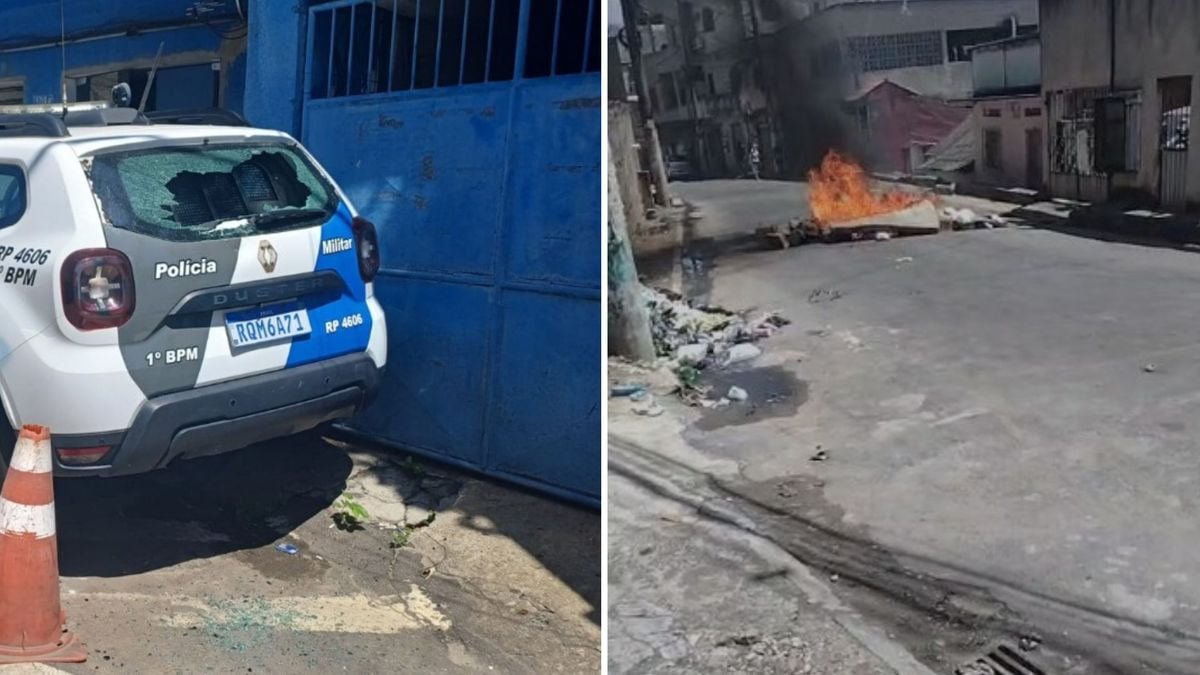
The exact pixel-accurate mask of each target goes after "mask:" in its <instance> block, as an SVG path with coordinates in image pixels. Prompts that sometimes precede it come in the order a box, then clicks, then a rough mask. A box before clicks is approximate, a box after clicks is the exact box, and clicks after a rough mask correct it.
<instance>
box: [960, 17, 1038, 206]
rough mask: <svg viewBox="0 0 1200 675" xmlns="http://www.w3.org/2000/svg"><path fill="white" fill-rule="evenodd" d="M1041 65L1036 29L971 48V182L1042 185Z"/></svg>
mask: <svg viewBox="0 0 1200 675" xmlns="http://www.w3.org/2000/svg"><path fill="white" fill-rule="evenodd" d="M1041 69H1042V63H1041V41H1040V39H1039V36H1038V35H1037V34H1033V35H1025V36H1020V37H1016V38H1010V39H1008V40H1001V41H999V42H994V43H990V44H985V45H981V46H978V47H976V48H974V49H972V50H971V79H972V83H973V89H974V93H975V105H974V107H973V110H972V122H973V125H974V128H975V130H976V132H977V133H975V153H974V155H975V162H974V175H973V176H972V180H973V181H974V182H976V183H979V184H982V185H991V186H1000V187H1024V188H1029V189H1033V190H1040V189H1042V187H1043V180H1044V178H1043V173H1044V167H1045V164H1046V162H1045V157H1046V141H1045V138H1046V132H1045V129H1046V115H1045V106H1044V105H1043V103H1042V94H1041V89H1042V86H1041V83H1042V78H1041Z"/></svg>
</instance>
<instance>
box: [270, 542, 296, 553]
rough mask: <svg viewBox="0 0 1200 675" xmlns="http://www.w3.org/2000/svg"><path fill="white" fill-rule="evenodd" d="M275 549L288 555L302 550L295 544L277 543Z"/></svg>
mask: <svg viewBox="0 0 1200 675" xmlns="http://www.w3.org/2000/svg"><path fill="white" fill-rule="evenodd" d="M275 550H276V551H279V552H280V553H286V554H288V555H296V554H297V553H299V552H300V549H298V548H296V545H295V544H275Z"/></svg>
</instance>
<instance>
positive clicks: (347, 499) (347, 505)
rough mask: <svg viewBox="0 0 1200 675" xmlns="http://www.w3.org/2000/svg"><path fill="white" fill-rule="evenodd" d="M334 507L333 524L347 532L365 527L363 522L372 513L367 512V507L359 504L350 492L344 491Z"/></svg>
mask: <svg viewBox="0 0 1200 675" xmlns="http://www.w3.org/2000/svg"><path fill="white" fill-rule="evenodd" d="M333 509H334V510H333V516H332V518H333V524H334V525H336V526H337V528H338V529H339V530H343V531H346V532H355V531H358V530H361V529H363V523H365V522H366V521H367V519H368V518H370V517H371V514H369V513H367V509H366V507H365V506H363V505H362V504H359V503H358V501H357V500H355V499H354V497H352V496H350V495H349V494H348V493H342V497H341V499H339V500H338V501H337V503H335V504H334V505H333Z"/></svg>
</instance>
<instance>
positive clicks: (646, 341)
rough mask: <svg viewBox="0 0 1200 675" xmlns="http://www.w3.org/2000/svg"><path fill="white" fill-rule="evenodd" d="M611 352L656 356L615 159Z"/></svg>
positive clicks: (647, 358) (638, 357)
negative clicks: (618, 185)
mask: <svg viewBox="0 0 1200 675" xmlns="http://www.w3.org/2000/svg"><path fill="white" fill-rule="evenodd" d="M608 353H609V354H610V355H613V356H625V357H628V358H631V359H633V360H635V361H645V362H650V361H653V360H654V357H655V354H654V341H653V340H652V339H651V338H650V315H649V312H647V311H646V301H645V300H644V299H643V298H642V284H641V282H640V281H638V276H637V267H636V266H635V265H634V262H633V248H632V246H631V245H630V243H629V228H628V224H627V223H626V222H625V206H624V204H622V202H621V189H620V188H619V187H617V168H616V166H615V165H614V164H613V163H612V162H609V163H608Z"/></svg>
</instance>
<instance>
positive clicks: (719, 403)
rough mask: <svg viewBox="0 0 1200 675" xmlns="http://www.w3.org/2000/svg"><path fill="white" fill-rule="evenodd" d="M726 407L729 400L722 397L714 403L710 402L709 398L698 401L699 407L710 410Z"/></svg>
mask: <svg viewBox="0 0 1200 675" xmlns="http://www.w3.org/2000/svg"><path fill="white" fill-rule="evenodd" d="M727 405H729V399H727V398H725V397H724V396H722V397H721V398H719V399H717V400H716V401H714V400H712V399H711V398H702V399H700V407H702V408H708V409H710V410H712V409H716V408H724V407H725V406H727Z"/></svg>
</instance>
